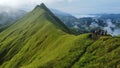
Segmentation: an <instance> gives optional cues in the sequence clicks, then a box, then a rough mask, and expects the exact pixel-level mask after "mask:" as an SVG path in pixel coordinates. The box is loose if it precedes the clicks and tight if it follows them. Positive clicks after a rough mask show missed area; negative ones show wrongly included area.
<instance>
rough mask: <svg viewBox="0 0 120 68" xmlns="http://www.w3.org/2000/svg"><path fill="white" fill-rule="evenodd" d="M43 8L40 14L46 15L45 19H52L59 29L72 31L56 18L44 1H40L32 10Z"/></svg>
mask: <svg viewBox="0 0 120 68" xmlns="http://www.w3.org/2000/svg"><path fill="white" fill-rule="evenodd" d="M40 10H44V12H43V13H42V15H44V16H46V18H47V19H49V20H51V21H53V22H52V23H53V24H54V25H55V26H56V27H57V28H60V29H61V30H63V31H65V32H67V33H72V31H70V29H69V28H68V27H67V26H66V25H65V24H64V23H63V22H62V21H61V20H60V19H59V18H58V17H56V16H55V15H54V14H53V13H52V12H51V11H50V10H49V9H48V8H47V7H46V5H45V4H44V3H41V4H40V5H37V6H36V7H35V9H34V10H33V11H40Z"/></svg>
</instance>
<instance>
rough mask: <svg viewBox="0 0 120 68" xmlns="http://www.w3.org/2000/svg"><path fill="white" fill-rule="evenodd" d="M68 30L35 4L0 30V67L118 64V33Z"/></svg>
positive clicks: (87, 67) (113, 67) (77, 67)
mask: <svg viewBox="0 0 120 68" xmlns="http://www.w3.org/2000/svg"><path fill="white" fill-rule="evenodd" d="M71 33H72V32H71V31H70V30H69V28H67V27H66V25H64V24H63V23H62V22H61V21H60V20H59V19H58V18H57V17H56V16H54V14H53V13H51V11H50V10H49V9H48V8H47V7H46V6H45V5H44V4H41V5H40V6H39V5H38V6H37V7H36V8H35V9H34V10H33V11H31V12H30V13H28V14H27V15H26V16H24V17H23V18H21V19H20V20H18V21H17V22H16V23H15V24H13V25H12V26H10V27H9V28H8V29H6V30H5V31H3V32H2V33H0V68H80V67H82V68H98V67H99V68H109V67H110V68H116V67H118V68H119V67H120V42H119V41H120V38H119V37H116V38H113V37H111V36H102V37H100V38H98V39H93V37H92V36H91V34H82V35H79V36H75V35H72V34H71ZM94 37H95V36H94Z"/></svg>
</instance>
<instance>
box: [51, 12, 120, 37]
mask: <svg viewBox="0 0 120 68" xmlns="http://www.w3.org/2000/svg"><path fill="white" fill-rule="evenodd" d="M52 12H53V13H54V14H55V15H56V16H57V17H59V18H60V19H61V20H62V21H63V22H64V23H65V24H66V25H67V26H68V27H69V28H71V29H74V30H76V32H77V33H78V34H81V33H88V32H91V31H92V30H95V29H103V30H107V31H108V33H109V34H111V35H119V34H120V31H119V30H120V14H88V15H82V16H80V18H76V17H75V16H72V15H70V14H67V13H64V12H61V11H58V10H52ZM87 16H88V17H87Z"/></svg>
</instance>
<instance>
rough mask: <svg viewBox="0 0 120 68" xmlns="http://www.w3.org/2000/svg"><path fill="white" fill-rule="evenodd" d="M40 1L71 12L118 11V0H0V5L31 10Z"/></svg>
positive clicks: (119, 7) (50, 6) (119, 11)
mask: <svg viewBox="0 0 120 68" xmlns="http://www.w3.org/2000/svg"><path fill="white" fill-rule="evenodd" d="M42 2H43V3H45V4H46V5H47V7H49V8H54V9H58V10H61V11H64V12H67V13H71V14H94V13H120V0H0V6H10V7H14V8H20V9H24V10H32V9H33V8H34V7H35V6H36V5H37V4H40V3H42Z"/></svg>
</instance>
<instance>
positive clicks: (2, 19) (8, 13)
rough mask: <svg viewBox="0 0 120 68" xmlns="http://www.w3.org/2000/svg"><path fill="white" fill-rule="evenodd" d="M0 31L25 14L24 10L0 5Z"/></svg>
mask: <svg viewBox="0 0 120 68" xmlns="http://www.w3.org/2000/svg"><path fill="white" fill-rule="evenodd" d="M0 9H1V10H0V31H1V30H2V29H3V28H5V27H8V26H9V25H11V24H13V23H14V22H15V21H16V20H18V19H20V18H21V17H22V16H24V15H25V14H26V11H24V10H19V9H15V8H10V7H3V6H0Z"/></svg>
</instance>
